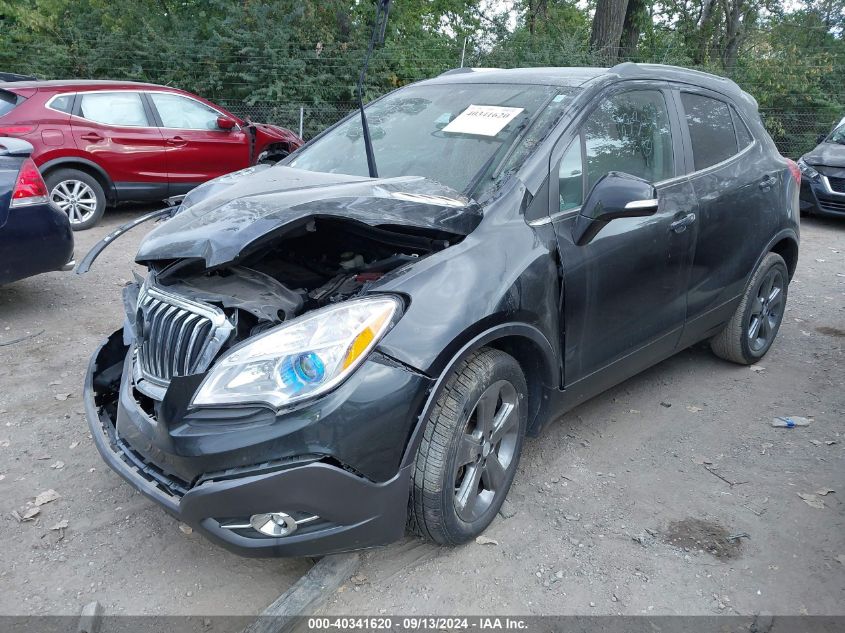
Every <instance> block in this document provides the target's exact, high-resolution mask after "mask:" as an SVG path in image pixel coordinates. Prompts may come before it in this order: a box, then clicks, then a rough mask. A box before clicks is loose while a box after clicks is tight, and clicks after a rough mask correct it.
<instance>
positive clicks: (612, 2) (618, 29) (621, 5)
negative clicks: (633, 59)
mask: <svg viewBox="0 0 845 633" xmlns="http://www.w3.org/2000/svg"><path fill="white" fill-rule="evenodd" d="M627 8H628V0H598V2H596V13H595V16H594V17H593V29H592V32H591V33H590V50H591V51H593V52H594V53H595V54H596V55H598V56H599V57H600V58H601V59H602V60H604V61H605V63H607V64H613V63H614V62H615V61H616V59H617V57H618V56H619V42H620V40H621V38H622V29H623V27H624V24H625V14H626V11H627Z"/></svg>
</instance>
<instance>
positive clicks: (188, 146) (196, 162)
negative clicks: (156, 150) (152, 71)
mask: <svg viewBox="0 0 845 633" xmlns="http://www.w3.org/2000/svg"><path fill="white" fill-rule="evenodd" d="M147 96H148V97H149V100H150V102H151V104H152V107H153V112H154V113H155V114H156V115H157V116H158V118H159V122H160V125H161V133H162V135H163V136H164V141H165V143H166V144H167V172H168V174H169V179H170V195H180V194H184V193H187V192H188V191H190V190H191V189H192V188H194V187H195V186H196V185H198V184H200V183H202V182H205V181H206V180H210V179H212V178H217V177H218V176H222V175H223V174H228V173H230V172H233V171H237V170H239V169H243V168H245V167H249V139H248V138H247V135H246V132H244V131H243V130H242V129H240V127H238V126H235V127H234V128H233V129H231V130H222V129H220V128H219V127H218V126H217V117H219V116H220V112H218V111H217V110H215V109H214V108H212V107H211V106H208V105H206V104H204V103H201V102H199V101H196V100H194V99H191V98H189V97H186V96H184V95H179V94H175V93H171V92H149V93H147Z"/></svg>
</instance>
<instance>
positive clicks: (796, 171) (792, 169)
mask: <svg viewBox="0 0 845 633" xmlns="http://www.w3.org/2000/svg"><path fill="white" fill-rule="evenodd" d="M786 166H787V167H789V173H791V174H792V178H793V179H794V180H795V182H796V183H797V184H799V185H800V184H801V168H800V167H798V163H796V162H795V161H793V160H789V159H788V158H787V159H786Z"/></svg>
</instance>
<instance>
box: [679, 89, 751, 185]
mask: <svg viewBox="0 0 845 633" xmlns="http://www.w3.org/2000/svg"><path fill="white" fill-rule="evenodd" d="M681 102H682V103H683V104H684V110H685V111H686V117H687V125H688V126H689V135H690V140H691V141H692V157H693V161H694V163H695V170H696V171H698V170H699V169H705V168H707V167H710V166H711V165H715V164H716V163H720V162H722V161H723V160H725V159H727V158H730V157H731V156H733V155H734V154H736V153H737V151H738V150H737V142H736V132H735V131H734V124H733V120H732V119H731V111H730V110H729V109H728V104H727V103H725V102H724V101H719V100H718V99H712V98H710V97H704V96H702V95H696V94H691V93H688V92H682V93H681Z"/></svg>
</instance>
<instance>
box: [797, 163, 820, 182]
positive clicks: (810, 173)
mask: <svg viewBox="0 0 845 633" xmlns="http://www.w3.org/2000/svg"><path fill="white" fill-rule="evenodd" d="M798 169H800V170H801V173H802V174H804V175H805V176H806V177H807V178H809V179H810V180H818V179H819V172H817V171H816V170H815V169H813V168H812V167H810V166H809V165H808V164H807V163H805V162H804V159H803V158H799V159H798Z"/></svg>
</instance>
